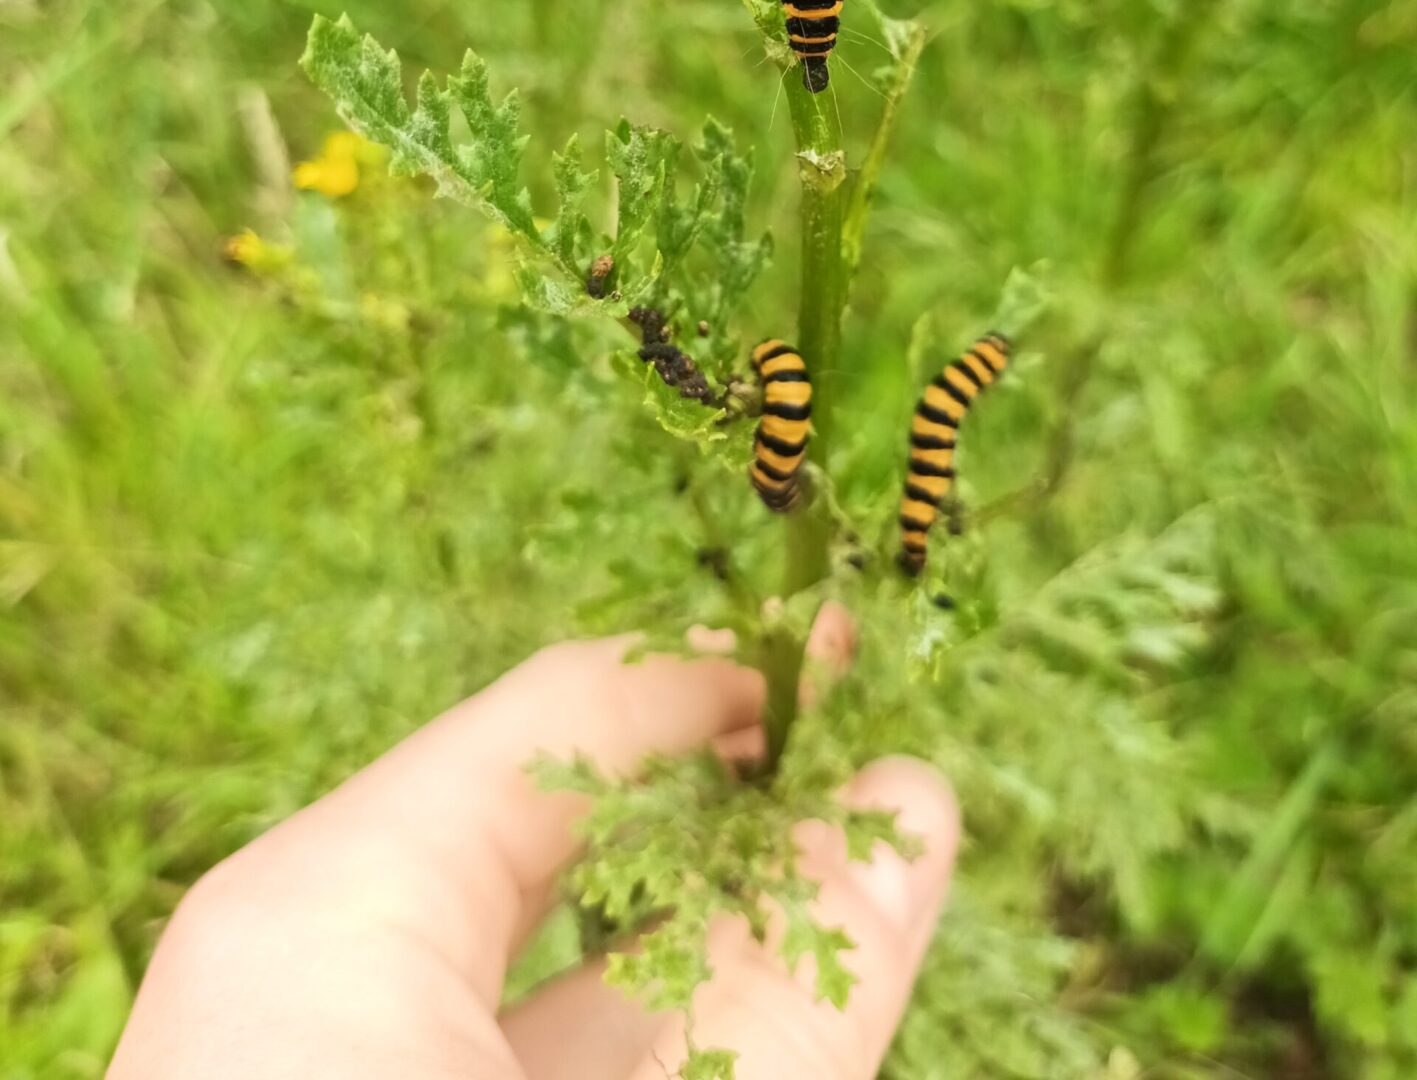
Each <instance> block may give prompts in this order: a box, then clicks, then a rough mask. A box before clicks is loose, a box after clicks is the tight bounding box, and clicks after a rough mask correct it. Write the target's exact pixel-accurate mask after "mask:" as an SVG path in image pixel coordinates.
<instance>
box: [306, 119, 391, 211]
mask: <svg viewBox="0 0 1417 1080" xmlns="http://www.w3.org/2000/svg"><path fill="white" fill-rule="evenodd" d="M380 160H382V147H379V146H376V145H375V144H373V143H371V142H368V141H366V140H365V139H362V138H360V137H359V136H358V135H356V134H355V133H354V132H352V131H336V132H333V133H332V134H331V135H330V136H329V137H328V138H326V139H325V145H324V147H323V148H322V149H321V150H320V156H319V157H317V158H315V159H314V160H313V161H302V162H301V163H300V164H299V165H297V166H296V167H295V174H294V179H295V186H296V187H298V188H299V189H300V190H301V191H318V192H319V193H320V194H321V195H327V196H329V197H330V198H332V199H338V198H342V197H343V196H345V195H349V194H350V193H352V192H353V191H354V190H355V189H356V188H357V187H359V167H360V166H361V165H375V164H377V163H378V162H379V161H380Z"/></svg>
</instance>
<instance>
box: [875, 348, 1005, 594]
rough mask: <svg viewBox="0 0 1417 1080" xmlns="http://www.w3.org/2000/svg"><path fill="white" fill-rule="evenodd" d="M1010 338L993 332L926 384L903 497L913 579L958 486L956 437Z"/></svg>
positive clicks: (903, 561) (999, 367) (999, 366)
mask: <svg viewBox="0 0 1417 1080" xmlns="http://www.w3.org/2000/svg"><path fill="white" fill-rule="evenodd" d="M1008 362H1009V339H1008V338H1006V337H1004V336H1003V335H1002V334H989V335H988V336H987V337H982V338H980V339H979V340H978V341H976V342H975V343H974V345H973V346H972V347H971V348H970V349H969V351H968V352H966V353H965V354H964V355H963V356H961V357H960V358H959V359H958V360H956V361H955V362H954V363H952V364H951V365H950V366H949V367H947V368H945V370H944V371H943V372H942V373H941V374H939V375H936V376H935V378H934V379H932V380H931V381H930V385H929V386H927V387H926V388H925V396H924V397H923V398H921V399H920V404H918V405H916V406H915V416H914V417H913V418H912V420H911V422H910V466H909V469H910V471H909V474H908V475H907V476H906V479H905V495H904V496H903V497H902V499H901V501H900V530H901V536H900V542H901V552H900V565H901V568H902V569H904V570H905V572H906V573H907V574H909V575H910V576H911V577H914V576H916V575H917V574H919V573H920V571H921V570H923V569H924V568H925V534H926V533H928V532H929V531H930V526H931V525H933V524H934V523H935V518H937V517H938V516H939V513H940V502H941V500H943V499H944V497H945V496H946V495H948V494H949V492H950V488H952V487H953V486H954V480H955V470H954V456H955V436H956V435H957V434H958V432H959V424H960V421H961V420H963V419H964V414H965V413H966V412H968V411H969V406H970V405H972V404H973V403H974V399H975V398H976V397H978V396H979V394H980V393H981V392H982V391H983V390H984V389H985V388H986V387H988V386H989V385H990V384H991V383H992V382H993V381H994V379H995V377H996V376H997V375H998V374H999V373H1000V372H1001V371H1003V370H1004V368H1005V367H1007V366H1008Z"/></svg>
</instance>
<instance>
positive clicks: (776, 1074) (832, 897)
mask: <svg viewBox="0 0 1417 1080" xmlns="http://www.w3.org/2000/svg"><path fill="white" fill-rule="evenodd" d="M843 801H844V802H846V803H847V804H848V805H851V806H855V807H859V808H863V809H868V808H869V809H884V810H894V811H896V812H897V818H896V825H897V828H898V830H899V831H900V832H902V833H908V834H913V835H915V836H917V837H918V838H919V839H920V841H921V843H922V845H923V847H924V852H923V854H921V855H920V857H919V858H917V859H915V860H914V861H913V862H912V861H907V860H905V859H903V858H901V857H900V856H899V855H898V854H896V852H895V851H894V850H893V849H891V848H890V847H889V846H888V845H886V844H884V843H882V844H879V845H878V846H877V848H876V851H875V852H874V857H873V858H872V860H871V862H869V863H860V862H855V863H853V862H850V861H849V860H848V859H847V856H846V841H845V837H844V836H843V835H842V834H841V831H840V830H839V829H836V828H832V827H829V826H827V825H825V824H823V823H821V822H809V823H806V824H805V825H804V826H802V828H801V830H800V832H799V834H798V840H799V847H800V849H801V853H802V869H803V871H804V873H806V874H807V876H809V877H811V878H813V879H815V880H816V881H818V882H820V884H821V892H820V893H819V895H818V898H817V901H816V904H815V908H814V911H813V916H814V918H815V919H816V920H817V922H818V923H819V924H820V925H822V926H824V927H840V928H841V929H842V930H843V931H845V933H846V935H847V936H848V937H849V938H850V939H851V940H852V942H853V943H854V944H855V948H854V949H851V950H849V951H847V952H845V953H843V955H842V961H843V963H844V964H845V965H846V967H847V968H848V969H849V970H850V971H851V972H852V973H853V974H854V975H855V976H856V977H857V979H858V982H857V984H856V985H855V986H854V987H853V988H852V990H851V996H850V999H849V1000H848V1002H847V1005H846V1008H845V1009H841V1010H839V1009H837V1008H835V1007H834V1006H833V1005H831V1004H830V1003H828V1002H819V1001H817V1000H816V990H815V971H813V970H811V965H810V964H806V963H804V964H802V965H800V966H799V970H798V972H797V973H796V974H791V973H789V972H788V971H787V969H786V967H785V965H784V964H783V962H782V960H781V958H780V957H779V955H778V950H777V946H776V943H774V942H772V941H770V942H769V944H768V945H760V944H758V943H757V942H754V941H753V940H752V939H751V937H749V936H748V934H747V932H746V931H745V930H744V929H743V927H742V920H733V921H731V922H724V923H722V924H720V925H717V926H715V927H714V929H713V931H712V933H711V935H710V960H711V962H712V964H713V968H714V977H713V978H712V979H711V980H710V981H709V982H708V983H706V984H704V986H702V987H701V988H700V989H699V992H698V993H697V994H696V996H695V1000H694V1016H695V1021H694V1030H693V1037H694V1043H695V1045H697V1046H700V1047H715V1048H722V1049H725V1050H731V1051H734V1052H735V1053H736V1054H737V1055H738V1059H737V1062H736V1064H735V1076H736V1078H737V1080H770V1078H771V1080H779V1078H781V1077H784V1076H811V1077H817V1078H821V1080H871V1078H872V1077H874V1076H875V1075H876V1073H877V1070H878V1068H879V1066H880V1063H881V1059H882V1058H883V1057H884V1056H885V1052H886V1049H887V1048H888V1047H889V1046H890V1042H891V1038H892V1036H893V1035H894V1033H895V1029H896V1025H897V1024H898V1023H899V1022H900V1017H901V1014H902V1013H903V1012H904V1010H905V1006H906V1003H907V1002H908V1001H909V999H910V990H911V986H912V985H913V984H914V982H915V975H916V972H917V971H918V969H919V967H920V960H921V958H922V957H923V956H924V953H925V949H926V947H927V946H928V945H929V942H930V937H931V935H932V933H933V931H934V928H935V924H936V921H937V918H938V915H939V910H940V906H941V904H942V903H943V901H944V897H945V892H946V890H947V888H948V885H949V880H950V874H951V871H952V869H953V866H954V857H955V852H956V849H957V848H958V844H959V814H958V810H957V809H956V806H955V802H954V797H953V796H952V794H951V793H950V791H949V788H948V787H947V786H946V784H945V783H944V781H943V779H942V778H941V777H940V776H939V774H938V773H936V772H935V771H934V770H933V769H932V768H930V767H929V766H927V765H925V764H924V763H922V762H919V761H915V760H913V759H907V758H894V759H889V760H886V761H881V762H877V763H876V764H874V765H872V766H871V767H869V768H868V769H866V770H864V771H863V772H862V773H861V774H860V775H859V776H858V777H857V778H856V779H855V781H853V782H852V784H851V785H850V787H849V788H848V789H847V791H846V793H845V794H844V795H843ZM685 1056H686V1050H685V1038H684V1030H683V1026H682V1024H676V1025H674V1026H673V1027H672V1028H670V1029H668V1030H665V1031H664V1032H662V1033H661V1036H660V1037H659V1038H658V1039H657V1040H656V1044H655V1046H654V1047H653V1049H652V1050H651V1051H650V1052H649V1053H648V1054H646V1056H645V1058H644V1059H643V1060H642V1061H641V1063H640V1065H639V1067H638V1069H637V1070H636V1071H635V1072H634V1073H633V1074H632V1075H633V1078H634V1080H663V1077H664V1075H665V1071H666V1070H668V1072H669V1073H670V1074H671V1075H675V1074H676V1070H677V1069H678V1068H679V1066H680V1065H681V1064H682V1063H683V1061H684V1058H685Z"/></svg>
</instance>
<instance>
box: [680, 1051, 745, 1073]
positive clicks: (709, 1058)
mask: <svg viewBox="0 0 1417 1080" xmlns="http://www.w3.org/2000/svg"><path fill="white" fill-rule="evenodd" d="M737 1060H738V1055H737V1054H736V1053H734V1052H733V1051H732V1050H698V1049H694V1050H690V1051H689V1058H688V1060H687V1061H685V1062H684V1064H683V1065H681V1066H680V1067H679V1073H678V1075H679V1076H680V1077H681V1080H733V1077H734V1072H733V1064H734V1062H736V1061H737Z"/></svg>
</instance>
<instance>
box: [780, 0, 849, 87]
mask: <svg viewBox="0 0 1417 1080" xmlns="http://www.w3.org/2000/svg"><path fill="white" fill-rule="evenodd" d="M844 2H845V0H782V9H783V11H784V12H786V13H787V40H788V41H789V42H790V43H791V45H792V51H793V52H795V53H796V54H797V58H798V59H799V60H801V61H802V84H803V85H804V86H805V87H807V89H808V90H810V91H811V92H812V93H814V94H820V93H821V92H822V91H823V90H825V89H826V88H827V84H828V83H829V82H831V73H830V72H828V71H827V57H828V56H830V55H831V51H832V50H833V49H834V48H836V33H837V30H838V29H840V27H841V19H840V16H841V8H842V5H843V3H844Z"/></svg>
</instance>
